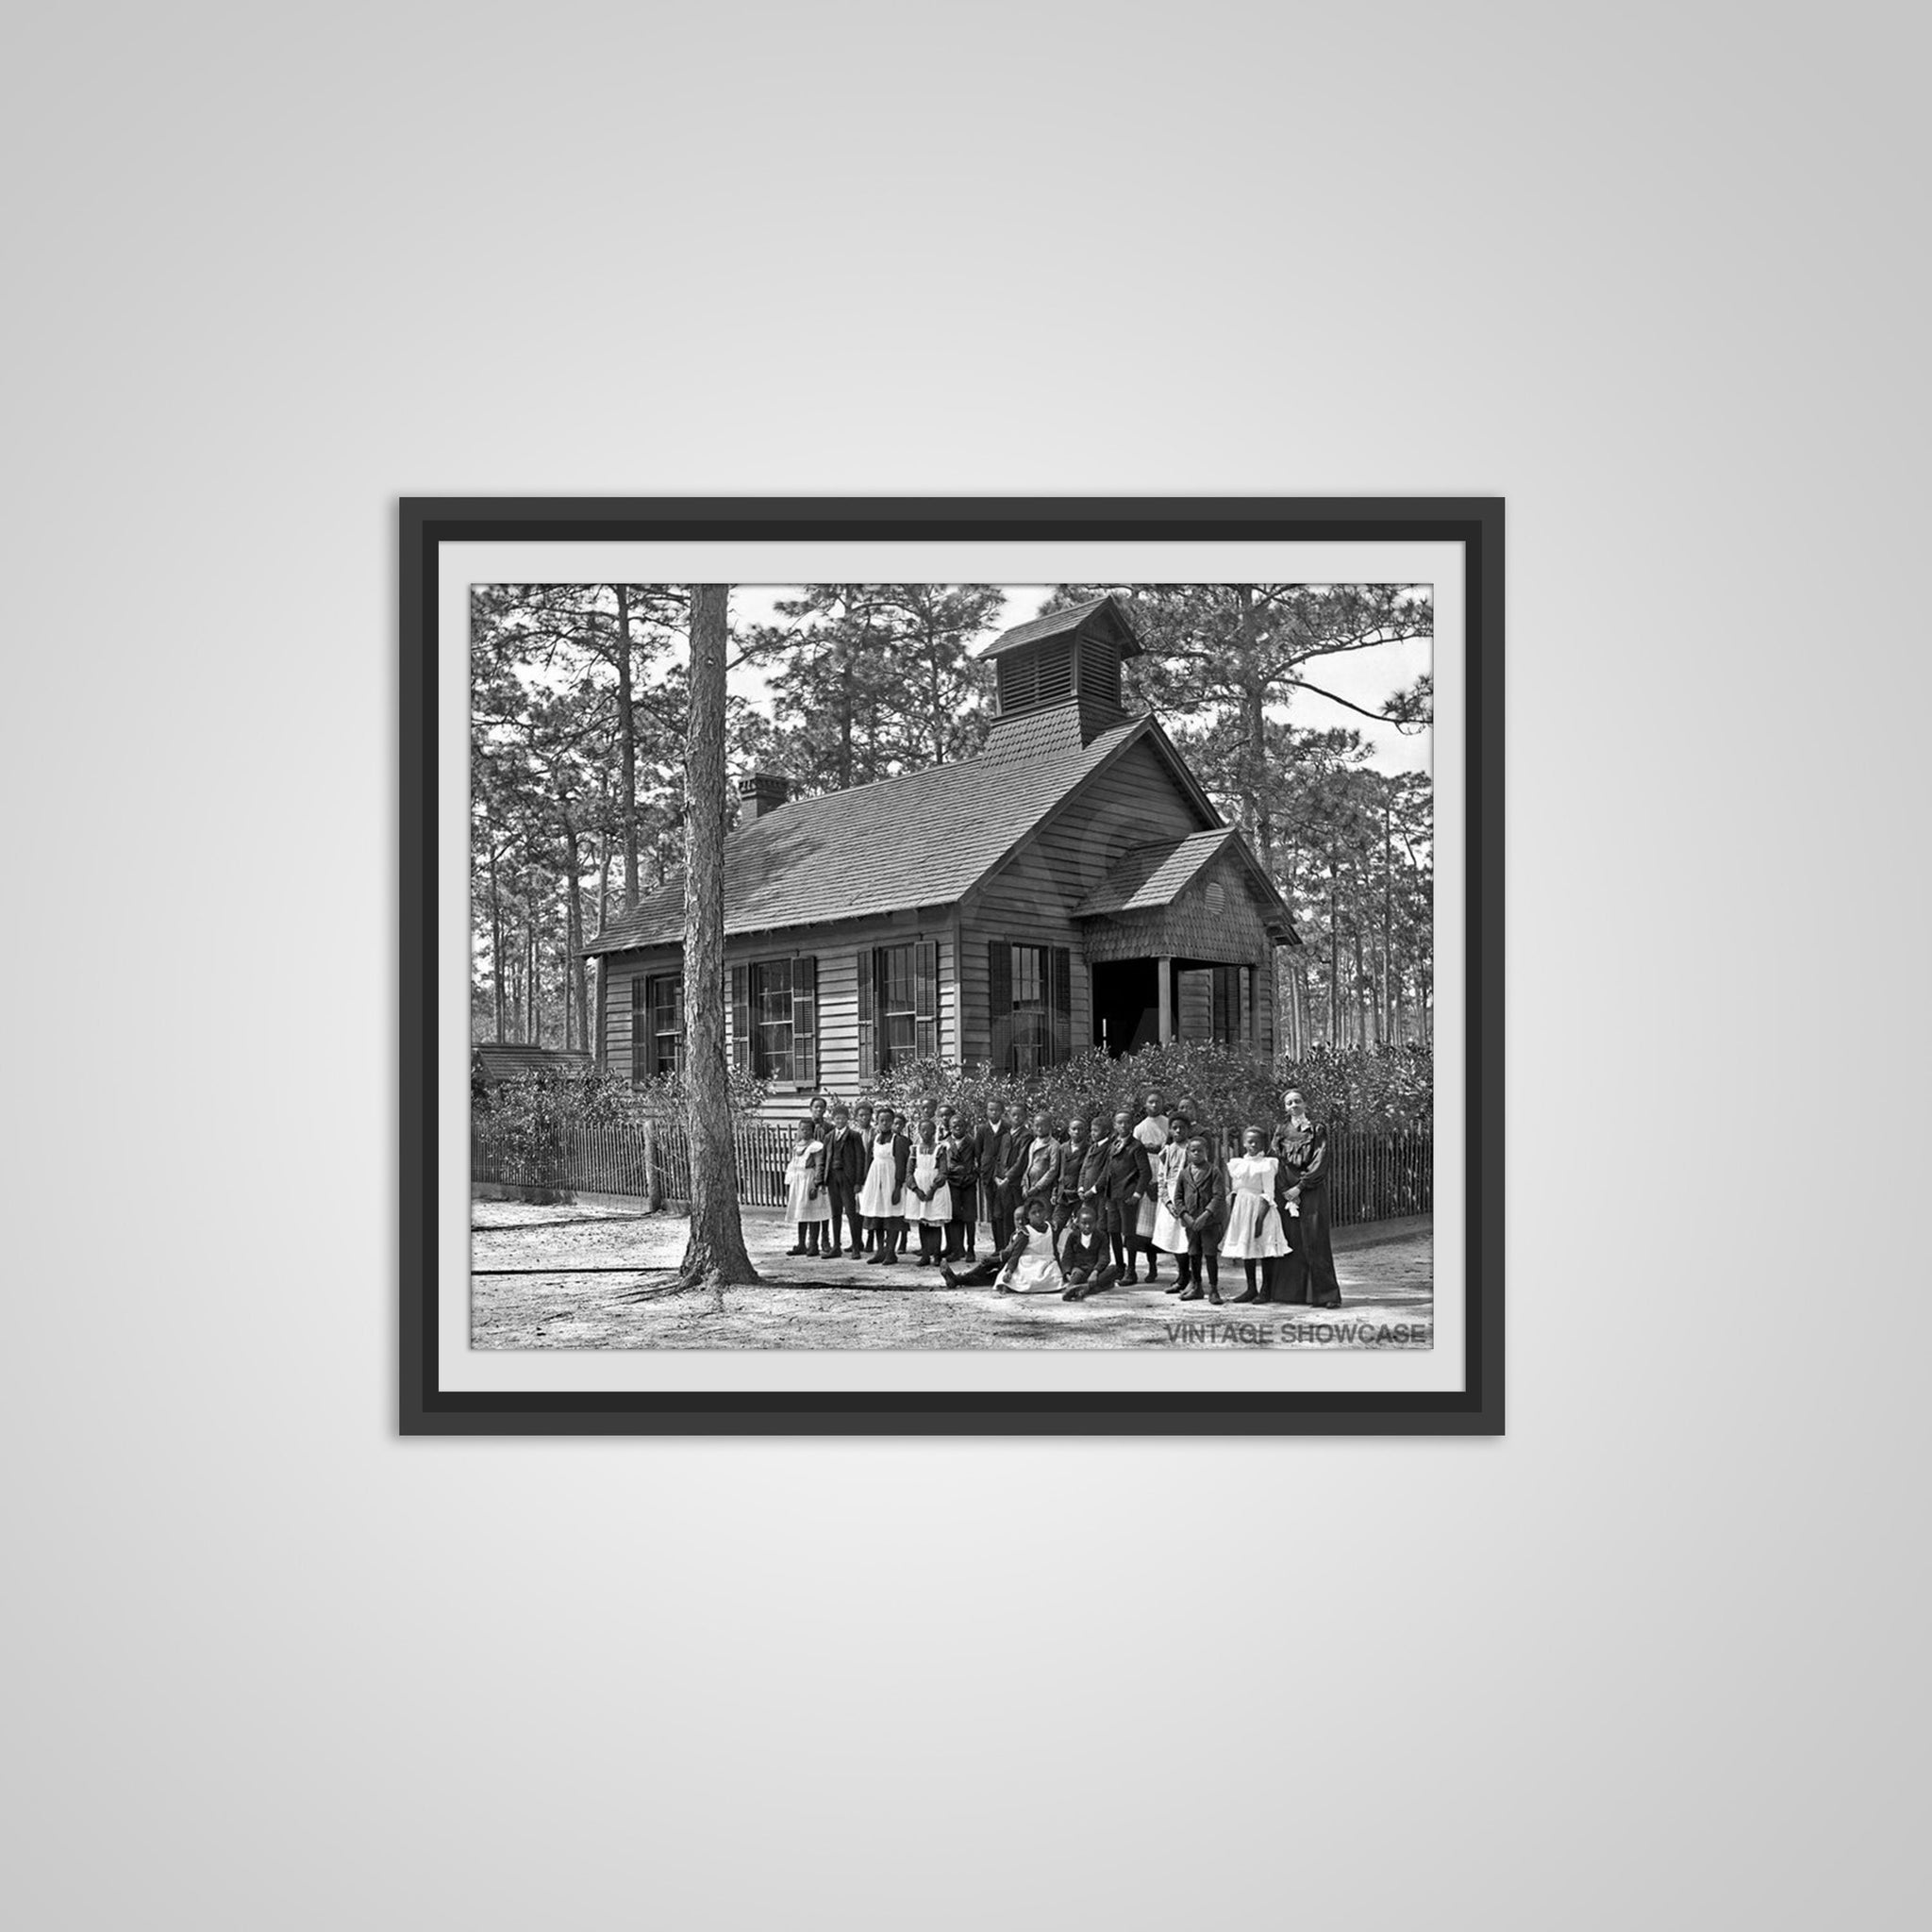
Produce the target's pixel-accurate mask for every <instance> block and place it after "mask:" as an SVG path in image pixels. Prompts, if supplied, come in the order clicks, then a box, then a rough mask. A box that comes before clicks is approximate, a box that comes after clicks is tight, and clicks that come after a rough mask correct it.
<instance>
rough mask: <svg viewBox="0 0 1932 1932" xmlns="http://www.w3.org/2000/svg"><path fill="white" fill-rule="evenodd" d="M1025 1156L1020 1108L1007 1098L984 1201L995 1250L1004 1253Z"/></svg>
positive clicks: (1015, 1212) (1012, 1229) (1016, 1208)
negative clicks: (989, 1190) (989, 1194)
mask: <svg viewBox="0 0 1932 1932" xmlns="http://www.w3.org/2000/svg"><path fill="white" fill-rule="evenodd" d="M1025 1158H1026V1133H1025V1130H1024V1128H1023V1127H1022V1126H1021V1124H1020V1108H1019V1106H1018V1104H1017V1103H1016V1102H1014V1101H1010V1100H1009V1101H1008V1103H1007V1104H1006V1106H1005V1107H1004V1108H1002V1109H1001V1110H1000V1124H999V1131H998V1133H997V1135H996V1136H995V1140H994V1146H993V1157H992V1159H993V1171H992V1183H993V1185H992V1197H991V1200H990V1201H989V1202H988V1203H987V1218H988V1219H989V1220H990V1221H991V1223H992V1244H993V1248H994V1250H995V1251H996V1252H997V1253H999V1254H1002V1255H1004V1254H1005V1253H1006V1251H1007V1249H1008V1247H1009V1246H1011V1244H1012V1240H1013V1236H1014V1233H1015V1232H1016V1229H1015V1227H1014V1222H1015V1220H1016V1219H1017V1217H1018V1214H1019V1208H1020V1168H1021V1165H1022V1163H1023V1162H1024V1160H1025Z"/></svg>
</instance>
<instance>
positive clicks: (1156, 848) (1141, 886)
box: [1074, 825, 1301, 946]
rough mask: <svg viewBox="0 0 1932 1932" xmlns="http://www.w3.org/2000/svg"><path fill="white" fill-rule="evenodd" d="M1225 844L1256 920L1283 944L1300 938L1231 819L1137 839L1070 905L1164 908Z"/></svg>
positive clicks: (1102, 911) (1104, 912)
mask: <svg viewBox="0 0 1932 1932" xmlns="http://www.w3.org/2000/svg"><path fill="white" fill-rule="evenodd" d="M1230 850H1231V851H1232V853H1233V854H1234V855H1236V857H1237V862H1240V863H1243V864H1244V865H1245V868H1246V870H1247V873H1248V875H1249V879H1250V881H1251V882H1252V884H1253V885H1254V887H1255V890H1256V893H1257V897H1258V898H1259V900H1260V902H1261V920H1262V924H1263V925H1264V926H1265V927H1266V928H1267V930H1268V932H1269V934H1270V936H1271V937H1272V938H1274V939H1277V940H1279V941H1281V943H1283V944H1285V945H1291V946H1294V945H1299V944H1300V943H1301V941H1300V940H1299V939H1298V938H1297V937H1296V935H1295V930H1294V926H1293V924H1292V923H1291V920H1290V917H1289V910H1288V905H1287V902H1286V901H1285V900H1284V899H1283V898H1282V896H1281V894H1280V893H1279V892H1278V891H1276V890H1275V887H1274V880H1273V879H1271V878H1270V877H1269V876H1268V874H1266V873H1265V872H1264V871H1262V869H1261V865H1260V861H1259V860H1258V859H1257V858H1256V857H1255V855H1254V854H1253V853H1252V852H1251V851H1249V849H1248V841H1246V840H1245V839H1243V838H1242V837H1241V832H1240V831H1239V829H1237V828H1236V827H1235V826H1233V825H1217V826H1216V827H1215V828H1214V829H1213V830H1212V831H1208V832H1195V833H1192V834H1191V835H1190V836H1189V837H1188V838H1185V839H1167V840H1163V841H1161V842H1160V843H1158V844H1156V845H1137V846H1135V847H1134V848H1133V850H1132V851H1130V852H1126V853H1124V854H1123V855H1122V856H1121V858H1119V859H1118V860H1116V862H1115V864H1114V866H1113V869H1112V870H1111V871H1110V872H1108V874H1106V875H1105V876H1104V877H1102V878H1101V879H1100V880H1099V881H1098V882H1097V883H1096V884H1095V885H1094V887H1093V889H1092V890H1091V891H1090V892H1089V893H1088V894H1087V896H1086V897H1085V898H1084V899H1082V900H1081V901H1080V903H1079V904H1078V905H1077V906H1075V907H1074V918H1075V919H1119V918H1121V917H1122V916H1123V915H1125V914H1131V913H1137V912H1141V913H1144V912H1155V911H1160V910H1164V909H1165V908H1168V907H1170V906H1172V905H1173V904H1174V901H1175V900H1176V899H1177V898H1179V897H1180V895H1181V894H1182V893H1183V892H1184V891H1187V889H1188V887H1189V886H1190V885H1191V884H1192V882H1193V881H1194V880H1195V879H1196V878H1197V877H1198V876H1199V875H1200V874H1201V873H1202V871H1203V870H1204V869H1205V868H1206V867H1207V866H1208V865H1210V864H1211V863H1213V862H1214V861H1215V860H1216V859H1218V858H1221V857H1222V856H1223V854H1224V853H1229V852H1230Z"/></svg>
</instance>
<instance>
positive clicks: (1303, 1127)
mask: <svg viewBox="0 0 1932 1932" xmlns="http://www.w3.org/2000/svg"><path fill="white" fill-rule="evenodd" d="M1281 1100H1282V1105H1283V1106H1284V1107H1285V1108H1287V1110H1288V1124H1287V1126H1285V1127H1284V1128H1283V1129H1282V1130H1281V1131H1280V1133H1278V1134H1276V1135H1275V1137H1274V1156H1275V1158H1276V1159H1277V1160H1279V1161H1280V1162H1281V1173H1280V1182H1281V1189H1282V1203H1283V1206H1284V1208H1287V1209H1288V1210H1289V1211H1288V1212H1285V1213H1284V1214H1283V1216H1282V1226H1283V1227H1284V1228H1285V1229H1286V1230H1287V1233H1288V1241H1289V1247H1290V1249H1291V1252H1290V1254H1289V1256H1288V1257H1287V1259H1288V1293H1287V1294H1286V1296H1284V1297H1283V1299H1285V1300H1287V1301H1291V1302H1303V1303H1307V1304H1309V1305H1311V1306H1313V1307H1318V1308H1339V1307H1341V1283H1340V1282H1339V1281H1337V1280H1336V1278H1335V1250H1334V1248H1333V1246H1332V1245H1331V1243H1330V1241H1329V1238H1328V1228H1329V1221H1328V1129H1327V1128H1326V1127H1324V1125H1323V1124H1321V1122H1320V1121H1318V1120H1315V1119H1314V1118H1313V1117H1312V1116H1311V1115H1310V1114H1309V1112H1308V1109H1307V1103H1306V1102H1305V1101H1304V1100H1303V1099H1302V1096H1301V1095H1300V1093H1298V1092H1297V1091H1295V1090H1294V1089H1293V1088H1290V1089H1289V1091H1287V1092H1286V1093H1284V1094H1283V1095H1282V1096H1281Z"/></svg>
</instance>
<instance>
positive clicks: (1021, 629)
mask: <svg viewBox="0 0 1932 1932" xmlns="http://www.w3.org/2000/svg"><path fill="white" fill-rule="evenodd" d="M1090 625H1091V626H1093V627H1095V628H1097V630H1099V631H1100V632H1102V633H1104V634H1105V635H1106V636H1107V637H1108V640H1109V641H1111V642H1112V643H1113V644H1114V645H1116V646H1117V648H1118V649H1119V651H1120V654H1121V656H1122V657H1123V658H1138V657H1139V656H1140V655H1141V650H1142V648H1143V646H1142V645H1141V640H1140V638H1139V637H1137V636H1136V635H1135V632H1134V626H1133V625H1131V624H1129V623H1128V622H1127V619H1126V613H1125V612H1124V611H1123V610H1122V608H1121V607H1120V605H1119V603H1118V602H1116V600H1115V599H1114V596H1113V594H1112V593H1111V592H1110V591H1109V592H1108V594H1107V595H1105V596H1101V597H1090V598H1088V599H1087V601H1086V602H1085V603H1084V604H1070V605H1069V606H1068V607H1067V608H1066V609H1064V610H1054V611H1049V612H1048V613H1047V615H1046V616H1044V617H1033V618H1029V619H1028V620H1027V621H1026V622H1025V623H1024V624H1016V625H1014V626H1013V627H1012V629H1011V630H1005V631H1002V632H1001V633H1000V634H999V636H998V637H996V638H995V639H994V640H993V641H992V642H991V643H990V644H989V645H987V647H986V649H985V650H983V651H982V652H980V654H979V655H980V656H981V657H982V658H997V657H998V656H999V655H1000V654H1001V653H1002V652H1004V651H1017V650H1018V649H1020V647H1021V646H1022V645H1023V644H1037V643H1039V642H1040V641H1041V639H1042V638H1057V637H1062V636H1064V635H1065V634H1066V633H1067V632H1069V631H1083V630H1086V629H1088V628H1089V627H1090Z"/></svg>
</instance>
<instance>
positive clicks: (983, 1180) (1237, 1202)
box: [469, 582, 1435, 1350]
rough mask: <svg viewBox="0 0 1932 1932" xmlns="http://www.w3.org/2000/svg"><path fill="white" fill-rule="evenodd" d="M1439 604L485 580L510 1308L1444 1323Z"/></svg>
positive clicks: (503, 1262) (915, 1325)
mask: <svg viewBox="0 0 1932 1932" xmlns="http://www.w3.org/2000/svg"><path fill="white" fill-rule="evenodd" d="M1434 613H1435V590H1434V586H1433V585H1432V584H1430V583H1428V582H1399V583H1361V582H1338V583H1320V582H1317V583H1302V582H1234V583H1186V584H1158V583H1055V584H976V583H805V584H758V583H755V584H730V585H718V586H698V585H683V584H665V583H585V582H576V583H493V584H478V585H475V586H473V587H472V589H471V639H470V651H471V682H470V708H471V715H470V725H471V742H470V757H469V768H470V787H471V800H472V810H471V864H470V875H469V893H470V908H471V929H472V947H471V973H470V986H469V997H470V1027H471V1034H472V1039H473V1041H474V1047H473V1078H472V1085H471V1100H470V1108H471V1118H470V1125H471V1137H472V1168H471V1180H472V1187H471V1192H472V1197H473V1208H472V1226H471V1257H472V1269H471V1302H470V1341H471V1343H472V1345H473V1346H474V1347H475V1348H476V1349H479V1350H531V1349H541V1350H578V1349H806V1350H852V1349H867V1350H894V1349H946V1350H1003V1349H1047V1350H1055V1349H1141V1348H1175V1349H1189V1348H1194V1349H1202V1348H1206V1349H1217V1350H1220V1349H1226V1348H1228V1347H1230V1346H1237V1347H1253V1346H1263V1347H1269V1346H1273V1347H1284V1348H1307V1349H1352V1348H1353V1349H1370V1348H1373V1349H1392V1350H1426V1349H1428V1348H1429V1347H1430V1346H1431V1343H1432V1338H1433V1268H1432V1258H1433V1257H1432V1222H1431V1204H1432V1182H1433V1175H1434V1161H1433V1143H1432V1126H1433V1113H1432V1100H1433V1089H1432V1036H1433V1030H1434V1024H1435V1001H1434V945H1433V935H1434V919H1433V905H1434V901H1433V892H1434V884H1433V833H1434V807H1433V792H1432V758H1431V750H1432V746H1431V738H1432V724H1433V689H1434V680H1433V637H1434ZM707 657H708V658H709V660H710V664H711V668H712V686H713V688H712V691H711V694H710V697H709V698H708V697H707V692H706V686H705V682H704V678H703V676H702V675H701V665H700V660H701V659H702V658H707ZM720 664H722V667H723V672H724V679H723V692H722V698H723V702H722V704H721V703H718V702H717V701H716V700H717V698H718V696H719V693H718V692H717V691H716V689H715V684H716V676H715V674H716V670H717V668H718V667H719V665H720ZM694 667H700V668H699V669H695V670H694ZM708 702H709V703H710V705H711V715H709V716H707V715H706V712H705V707H706V705H707V703H708ZM706 841H710V843H711V847H712V849H711V850H709V851H707V850H706V849H705V846H706ZM699 869H708V872H709V874H710V875H711V876H713V877H715V878H716V880H717V881H718V885H719V890H720V896H721V899H722V924H723V958H722V961H721V960H719V959H718V958H716V956H715V953H714V952H713V953H709V954H708V953H707V952H706V951H705V950H704V949H703V941H702V938H699V939H698V940H696V941H695V942H694V939H693V933H692V931H691V927H690V926H689V924H688V916H687V915H688V912H690V911H691V907H690V905H689V901H690V899H691V888H690V884H689V882H690V880H691V877H692V876H693V875H694V873H695V872H696V871H698V870H699Z"/></svg>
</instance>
